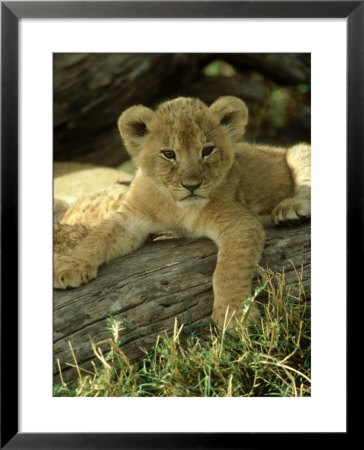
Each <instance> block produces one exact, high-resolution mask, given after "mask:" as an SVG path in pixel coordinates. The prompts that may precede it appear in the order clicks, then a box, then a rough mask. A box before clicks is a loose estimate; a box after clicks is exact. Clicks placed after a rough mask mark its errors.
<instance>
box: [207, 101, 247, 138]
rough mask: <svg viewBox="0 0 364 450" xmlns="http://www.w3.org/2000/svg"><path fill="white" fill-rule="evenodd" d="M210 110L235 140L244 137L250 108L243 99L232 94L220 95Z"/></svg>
mask: <svg viewBox="0 0 364 450" xmlns="http://www.w3.org/2000/svg"><path fill="white" fill-rule="evenodd" d="M210 111H211V112H212V113H213V114H215V115H216V116H217V119H218V121H219V124H220V125H221V126H223V127H224V128H225V130H226V132H227V133H228V134H229V136H230V137H231V138H232V139H233V140H234V141H236V142H238V141H240V140H241V139H242V138H243V136H244V132H245V126H246V124H247V123H248V108H247V107H246V105H245V103H244V102H243V100H241V99H240V98H237V97H232V96H226V97H220V98H218V99H217V100H216V101H215V102H214V103H213V104H212V105H211V106H210Z"/></svg>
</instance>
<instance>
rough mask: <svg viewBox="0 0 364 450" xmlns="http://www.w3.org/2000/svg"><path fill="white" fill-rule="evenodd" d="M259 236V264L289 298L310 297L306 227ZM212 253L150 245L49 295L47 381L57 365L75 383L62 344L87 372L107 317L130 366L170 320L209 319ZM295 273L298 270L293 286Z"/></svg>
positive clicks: (179, 242)
mask: <svg viewBox="0 0 364 450" xmlns="http://www.w3.org/2000/svg"><path fill="white" fill-rule="evenodd" d="M266 234H267V239H266V244H265V248H264V252H263V254H262V257H261V259H260V263H259V264H260V266H262V267H263V268H265V267H269V268H270V269H271V270H273V271H280V270H282V269H284V271H285V273H286V280H287V283H288V284H291V283H292V286H291V287H292V289H293V291H292V293H293V294H292V295H294V292H295V289H296V290H297V289H302V288H303V289H305V292H306V293H307V296H308V298H309V293H310V261H311V253H310V224H308V223H306V224H302V225H299V226H297V227H292V228H285V227H277V228H268V229H267V230H266ZM216 253H217V248H216V245H215V244H214V243H213V242H212V241H209V240H207V239H200V240H197V241H193V240H187V239H164V240H156V241H153V242H149V243H147V244H146V245H144V246H143V247H141V248H140V249H138V250H137V251H135V252H133V253H131V254H129V255H126V256H124V257H122V258H119V259H116V260H113V261H111V262H109V263H107V264H105V265H103V266H102V267H101V268H100V269H99V274H98V277H97V278H96V279H95V280H93V281H92V282H90V283H89V284H86V285H83V286H81V287H79V288H77V289H70V290H65V291H59V290H55V291H54V325H53V326H54V329H53V333H54V335H53V339H54V381H55V382H56V383H59V381H60V378H59V368H58V361H59V364H60V367H61V370H62V374H63V378H64V379H65V380H66V381H67V380H71V379H74V378H76V377H77V372H76V370H75V369H74V368H72V367H70V366H69V365H68V364H73V363H74V360H73V356H72V353H71V351H70V347H69V341H70V342H71V344H72V348H73V351H74V353H75V355H76V358H77V361H78V363H79V365H80V366H81V367H85V368H87V367H90V365H91V361H92V360H93V358H94V354H93V351H92V346H91V344H90V339H92V340H93V341H94V342H99V341H103V340H105V339H108V338H110V337H111V332H110V330H109V329H107V325H108V324H107V318H108V317H109V316H114V317H115V318H117V319H118V320H120V321H121V323H122V325H123V326H124V329H123V330H122V331H121V332H120V334H119V336H120V341H121V348H122V350H123V351H124V352H125V354H126V355H127V356H128V358H129V359H130V361H131V362H134V361H136V360H138V359H139V358H140V357H141V356H142V355H143V354H144V353H143V349H146V350H148V349H150V348H151V347H152V345H153V344H154V343H155V340H156V337H157V334H158V333H163V332H164V330H167V331H168V332H171V330H173V325H174V319H175V317H177V318H178V322H179V324H184V325H185V327H186V328H191V327H192V328H193V327H198V324H201V323H204V322H206V321H208V320H209V317H210V314H211V312H212V303H213V292H212V282H211V278H212V274H213V271H214V268H215V264H216ZM295 268H296V269H297V270H298V271H299V272H300V271H301V272H302V280H301V282H300V283H298V281H297V275H296V272H295ZM257 284H258V279H257V276H255V277H254V286H257ZM298 284H300V286H298ZM106 348H107V346H106V347H105V349H106ZM67 363H68V364H67Z"/></svg>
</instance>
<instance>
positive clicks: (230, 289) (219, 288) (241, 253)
mask: <svg viewBox="0 0 364 450" xmlns="http://www.w3.org/2000/svg"><path fill="white" fill-rule="evenodd" d="M264 238H265V234H264V231H263V228H262V226H261V224H260V223H259V222H258V221H257V220H256V219H255V217H253V216H252V215H251V214H249V213H247V214H246V215H245V216H243V217H236V218H235V219H232V221H230V220H229V224H226V223H224V220H222V221H221V227H220V233H219V236H218V239H217V245H218V247H219V250H218V255H217V264H216V268H215V272H214V275H213V289H214V305H213V313H212V320H213V321H214V322H215V323H217V324H218V325H219V326H223V325H224V322H225V317H226V315H227V317H226V319H227V321H229V320H230V318H231V317H232V316H233V315H234V317H235V319H236V320H238V321H239V320H240V319H241V318H242V314H243V312H244V310H243V302H244V300H246V299H247V298H248V297H250V296H251V281H252V275H253V271H254V268H255V266H256V264H257V263H258V260H259V258H260V255H261V252H262V249H263V245H264ZM227 311H228V314H227ZM259 316H260V313H259V310H258V308H257V307H256V306H255V305H252V306H251V309H250V312H249V316H248V321H254V320H255V319H257V318H258V317H259ZM231 325H232V324H231V322H230V326H231Z"/></svg>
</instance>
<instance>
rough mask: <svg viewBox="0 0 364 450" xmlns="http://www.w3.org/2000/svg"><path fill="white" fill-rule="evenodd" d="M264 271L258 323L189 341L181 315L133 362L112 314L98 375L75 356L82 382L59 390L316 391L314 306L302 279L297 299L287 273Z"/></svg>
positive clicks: (175, 393) (172, 393)
mask: <svg viewBox="0 0 364 450" xmlns="http://www.w3.org/2000/svg"><path fill="white" fill-rule="evenodd" d="M259 271H260V275H261V283H262V287H261V288H260V290H262V289H264V291H265V292H266V297H268V300H267V303H265V304H262V305H261V309H262V310H263V314H262V318H261V320H260V323H257V324H254V325H248V324H247V323H246V321H245V320H244V317H243V318H242V319H241V320H240V321H237V323H235V325H234V326H233V327H231V328H230V324H225V326H224V328H223V329H222V330H221V329H220V330H219V329H217V328H215V327H214V326H213V325H212V324H210V325H208V326H206V327H205V334H204V335H203V336H200V335H199V336H197V335H196V334H193V333H190V335H189V337H188V338H187V340H186V339H185V338H182V334H183V333H182V330H183V326H182V325H179V324H178V321H177V319H176V320H175V325H174V330H173V333H172V334H171V335H170V336H168V335H165V336H159V337H158V338H157V341H156V343H155V346H154V348H153V349H152V350H151V351H150V352H149V353H148V354H146V355H145V357H144V358H142V359H141V360H140V361H139V362H138V363H135V364H130V362H129V360H128V358H127V357H126V356H125V354H124V353H123V352H122V350H121V349H120V348H119V346H118V342H119V331H120V327H121V323H120V322H118V321H117V320H116V319H109V327H110V333H111V336H112V337H111V338H110V340H109V341H108V342H109V346H110V351H109V352H108V353H107V354H105V355H104V354H103V353H102V352H101V350H100V349H99V347H98V345H99V344H100V343H98V344H95V343H92V346H93V351H94V353H95V357H96V358H97V360H98V364H94V365H93V368H94V369H93V370H94V372H93V373H92V374H91V373H87V372H83V371H82V369H81V368H80V367H79V366H78V364H77V359H76V355H74V360H75V370H77V372H78V382H77V384H73V385H70V384H66V383H64V382H63V383H62V384H61V385H57V386H55V388H54V395H55V396H82V397H83V396H95V397H97V396H98V397H101V396H108V397H117V396H135V397H141V396H147V397H150V396H156V397H160V396H163V397H165V396H169V397H180V396H184V397H190V396H195V397H201V396H204V397H225V396H242V397H251V396H260V397H277V396H278V397H287V396H288V397H292V396H295V397H303V396H310V370H311V369H310V349H311V340H310V304H309V302H308V301H306V299H305V293H304V290H303V288H302V283H301V281H300V276H299V274H298V273H297V277H298V280H297V285H298V286H299V292H298V294H297V292H296V294H295V296H293V295H291V294H290V287H289V286H287V285H286V281H285V275H284V273H276V274H274V273H272V272H270V271H266V270H262V269H261V268H260V269H259ZM258 292H259V290H258V291H256V294H255V296H256V295H257V294H258ZM255 296H253V299H251V300H250V301H252V300H253V301H256V300H254V298H255ZM184 331H185V330H184Z"/></svg>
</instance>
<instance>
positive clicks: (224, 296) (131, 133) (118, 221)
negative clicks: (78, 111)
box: [54, 96, 311, 326]
mask: <svg viewBox="0 0 364 450" xmlns="http://www.w3.org/2000/svg"><path fill="white" fill-rule="evenodd" d="M247 121H248V110H247V107H246V105H245V103H244V102H243V101H242V100H240V99H238V98H236V97H230V96H227V97H221V98H219V99H218V100H216V101H215V102H214V103H213V104H212V105H211V106H210V107H207V106H206V105H205V104H204V103H202V102H201V101H200V100H198V99H194V98H184V97H180V98H176V99H174V100H171V101H167V102H165V103H162V104H161V105H160V106H159V107H158V108H157V109H156V110H155V111H153V110H151V109H149V108H146V107H145V106H141V105H138V106H133V107H131V108H129V109H127V110H126V111H125V112H124V113H123V114H122V115H121V116H120V118H119V120H118V127H119V130H120V133H121V136H122V139H123V140H124V143H125V146H126V148H127V150H128V152H129V154H130V156H131V157H132V158H133V159H134V161H135V162H136V164H137V166H138V167H139V169H138V171H137V173H136V176H135V178H134V179H133V181H132V183H131V185H130V188H129V189H128V190H127V192H126V194H125V195H124V196H123V197H122V200H121V201H120V202H119V203H116V204H115V202H114V203H113V211H112V212H111V213H110V214H109V215H108V218H106V219H105V220H103V221H102V222H101V223H100V224H99V225H97V226H95V227H94V228H92V229H91V231H90V232H89V234H88V235H87V236H86V237H85V238H84V239H83V240H82V241H81V242H80V243H78V244H77V245H76V247H74V248H73V250H72V251H71V253H70V254H68V255H63V256H56V257H55V261H54V286H55V287H56V288H59V289H65V288H67V287H77V286H80V285H81V284H82V283H87V282H89V281H90V280H92V279H93V278H95V277H96V274H97V270H98V267H99V266H100V265H101V264H102V263H104V262H105V261H109V260H111V259H113V258H117V257H119V256H122V255H125V254H127V253H129V252H131V251H133V250H135V249H136V248H138V247H139V246H140V245H142V243H143V242H144V241H145V240H146V238H147V237H148V235H149V234H151V233H160V232H163V231H176V232H178V234H184V233H185V234H186V235H188V236H191V235H193V236H195V237H196V238H198V237H201V236H207V237H208V238H210V239H212V240H213V241H215V242H216V244H217V246H218V255H217V264H216V268H215V272H214V275H213V290H214V305H213V313H212V319H213V320H214V321H215V322H216V323H217V324H218V325H220V326H222V325H223V323H224V320H225V314H226V311H227V308H228V307H229V309H228V311H229V314H232V313H233V312H234V314H235V316H236V317H239V313H240V317H241V312H242V302H243V300H244V299H246V298H247V297H249V296H250V295H251V278H252V274H253V270H254V267H255V265H256V264H257V263H258V260H259V258H260V255H261V252H262V248H263V245H264V231H263V227H262V225H261V223H260V222H259V220H258V218H257V217H259V216H267V215H270V217H271V220H272V221H273V223H275V224H280V223H284V222H287V221H298V220H300V219H301V218H308V217H310V196H311V174H310V147H309V146H308V145H305V144H299V145H296V146H293V147H291V148H288V149H283V148H275V147H267V146H258V145H250V144H246V143H243V142H242V138H243V135H244V129H245V126H246V124H247ZM101 204H103V203H102V202H101ZM74 208H76V210H77V203H76V205H75V206H74ZM72 213H73V212H72V208H71V210H69V211H68V212H67V216H68V218H69V217H70V215H71V216H72ZM74 213H75V214H76V215H77V211H75V212H74ZM61 223H62V222H61ZM257 314H258V310H257V309H254V308H253V309H252V310H251V315H252V317H253V316H254V315H257Z"/></svg>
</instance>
